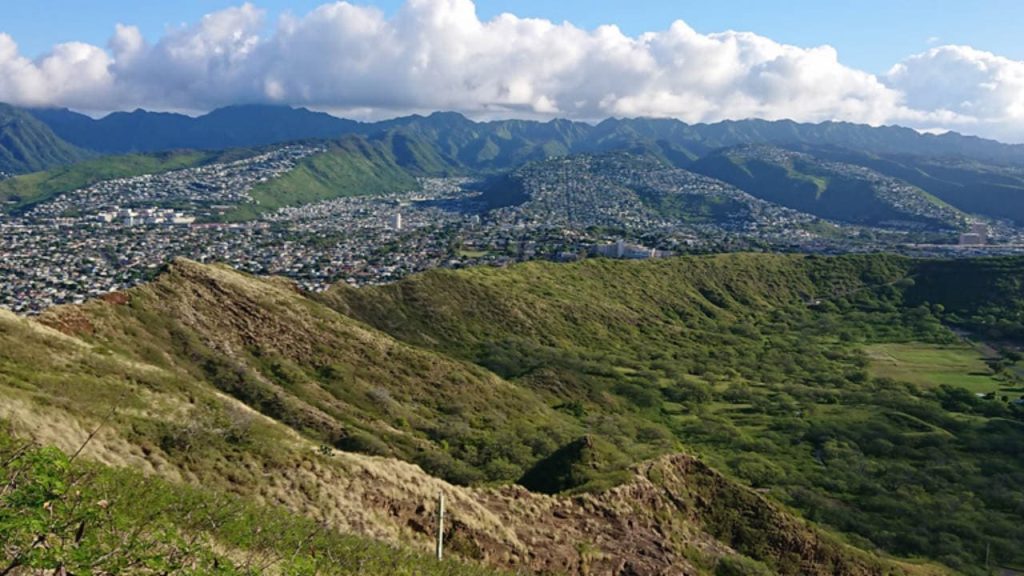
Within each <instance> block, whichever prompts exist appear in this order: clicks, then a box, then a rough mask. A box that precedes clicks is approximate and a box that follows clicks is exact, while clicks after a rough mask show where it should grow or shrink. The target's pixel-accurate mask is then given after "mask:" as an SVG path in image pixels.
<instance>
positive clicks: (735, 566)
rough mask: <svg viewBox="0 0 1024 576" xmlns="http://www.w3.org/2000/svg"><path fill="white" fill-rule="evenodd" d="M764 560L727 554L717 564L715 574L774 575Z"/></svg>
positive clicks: (738, 575) (722, 575)
mask: <svg viewBox="0 0 1024 576" xmlns="http://www.w3.org/2000/svg"><path fill="white" fill-rule="evenodd" d="M773 574H774V573H773V572H772V571H771V570H770V569H769V568H768V567H767V566H765V565H764V563H763V562H758V561H757V560H752V559H750V558H747V557H746V556H725V557H723V558H722V559H721V560H719V561H718V564H717V565H716V566H715V576H773Z"/></svg>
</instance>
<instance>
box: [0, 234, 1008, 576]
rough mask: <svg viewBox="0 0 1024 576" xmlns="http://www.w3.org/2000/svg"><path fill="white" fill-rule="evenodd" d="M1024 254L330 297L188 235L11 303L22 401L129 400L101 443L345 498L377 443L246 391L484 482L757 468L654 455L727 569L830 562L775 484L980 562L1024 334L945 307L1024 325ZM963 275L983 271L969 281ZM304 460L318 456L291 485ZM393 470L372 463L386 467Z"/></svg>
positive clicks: (556, 269) (775, 265)
mask: <svg viewBox="0 0 1024 576" xmlns="http://www.w3.org/2000/svg"><path fill="white" fill-rule="evenodd" d="M1021 266H1024V261H1022V260H1018V259H993V260H976V261H974V260H972V261H931V260H928V261H914V260H909V259H905V258H900V257H894V256H884V255H874V256H846V257H830V258H823V257H806V256H785V255H754V254H731V255H719V256H711V257H686V258H673V259H666V260H658V261H645V262H620V261H610V260H605V259H595V260H587V261H584V262H579V263H575V264H569V265H555V264H550V263H530V264H525V265H519V266H515V267H511V268H507V269H494V268H477V269H468V270H460V271H441V270H437V271H432V272H428V273H425V274H421V275H417V276H414V277H412V278H409V279H407V280H404V281H402V282H399V283H396V284H392V285H388V286H381V287H374V288H362V289H353V288H348V287H345V286H339V287H337V288H334V289H332V290H330V291H328V292H327V293H324V294H318V295H315V296H313V295H304V294H300V293H298V292H297V291H296V290H295V288H294V286H293V285H291V284H290V283H288V282H286V281H283V280H256V279H253V278H250V277H247V276H244V275H241V274H237V273H234V272H232V271H230V270H228V269H225V268H221V267H207V266H200V265H198V264H195V263H190V262H187V261H179V262H175V263H174V264H173V265H172V266H171V267H170V268H169V269H168V270H167V271H165V272H164V273H163V274H162V275H161V276H160V277H159V278H158V279H157V280H156V281H155V282H154V283H152V284H150V285H147V286H144V287H140V288H138V289H135V290H132V291H131V292H129V293H128V294H127V295H126V296H125V298H124V300H125V301H124V302H123V303H121V304H111V303H107V302H94V303H90V304H87V305H85V306H82V307H68V308H58V309H54V310H51V311H50V312H48V313H47V314H45V315H44V316H43V318H42V322H43V323H44V324H45V325H48V326H52V327H56V328H59V329H60V330H61V331H63V332H65V333H70V334H74V335H76V337H77V338H76V339H71V338H63V337H57V336H56V335H55V333H53V332H51V331H47V330H44V329H43V328H42V327H40V326H39V325H38V324H36V323H32V322H27V321H15V320H8V321H5V322H2V323H0V326H2V327H3V329H2V330H0V349H2V350H3V351H4V352H3V354H2V355H0V386H2V387H3V391H4V397H5V400H4V402H3V403H2V404H0V406H2V407H4V409H5V410H8V411H12V412H13V413H14V414H15V415H16V416H18V417H19V419H20V420H19V421H29V420H31V419H33V418H35V419H36V420H37V421H40V422H46V423H47V424H46V425H40V426H39V427H38V428H39V429H41V430H51V429H52V430H54V434H58V435H60V434H62V433H61V432H60V431H61V428H60V427H57V426H54V425H52V424H51V422H52V411H57V412H58V413H59V411H61V410H73V411H74V412H75V413H76V414H80V415H81V416H82V417H85V418H88V419H91V420H93V421H95V420H97V419H102V418H103V414H104V413H105V411H107V410H109V406H111V405H117V406H118V407H119V408H118V414H117V415H116V416H115V417H114V419H115V423H114V424H113V425H112V428H115V429H116V430H118V431H119V434H121V438H122V440H123V441H124V442H126V443H127V444H128V445H129V448H124V447H123V446H122V447H120V448H118V446H120V445H118V444H116V443H114V442H113V441H111V440H108V441H107V442H106V443H105V444H104V445H105V446H106V447H107V452H104V453H103V454H102V456H103V457H104V458H106V460H105V461H111V460H112V461H119V462H123V463H125V464H135V463H138V462H140V461H142V462H145V463H147V464H146V465H148V466H153V467H154V468H161V469H163V468H166V467H168V466H170V467H172V468H173V469H175V470H181V471H182V472H181V474H182V475H183V476H184V477H187V478H189V479H190V481H192V482H196V483H202V484H204V485H208V486H210V487H211V489H222V490H230V491H236V492H238V493H240V494H243V495H254V494H259V496H260V497H268V498H270V499H271V501H277V500H275V499H277V498H280V499H282V501H286V500H283V499H285V498H296V499H297V500H296V501H290V507H292V508H293V509H298V510H311V509H316V507H318V506H325V507H329V506H338V502H339V501H338V500H337V499H336V498H337V497H336V496H335V494H334V491H333V490H332V489H330V488H329V487H328V486H330V485H324V484H317V482H320V480H318V479H319V478H321V477H330V475H331V474H334V473H335V472H332V470H335V469H334V468H333V466H335V465H337V466H344V467H351V466H356V465H355V464H353V463H352V461H349V460H344V464H343V461H342V460H341V459H340V458H339V459H337V460H331V459H329V458H326V457H325V458H326V459H325V461H324V462H319V461H316V462H313V463H311V464H307V462H310V460H309V457H308V455H306V456H301V455H300V454H301V452H296V451H295V450H293V449H292V448H289V446H290V445H291V444H292V443H293V442H296V440H294V439H293V438H292V437H290V436H288V435H287V434H285V433H284V432H282V429H281V428H282V427H281V426H280V425H277V424H270V423H268V422H266V421H264V420H262V419H253V418H251V417H245V413H243V412H241V411H240V410H239V409H237V408H235V409H228V408H227V407H226V406H225V405H224V404H223V402H224V398H226V397H230V398H232V399H234V400H237V401H241V402H242V403H244V404H245V405H247V406H248V407H251V408H253V409H255V410H257V411H259V412H261V413H262V414H264V415H266V416H269V417H271V418H273V419H274V420H276V421H278V422H281V423H283V424H285V425H287V426H288V427H290V428H291V429H292V430H295V431H298V432H300V433H301V437H302V438H304V439H305V441H307V442H310V443H312V444H313V445H323V446H324V451H325V454H330V453H331V452H332V450H331V448H332V447H333V448H338V449H342V450H345V451H350V452H362V453H365V454H371V455H379V456H389V457H395V458H399V459H402V460H406V461H409V462H414V463H416V464H419V465H420V466H422V467H423V469H425V470H426V471H428V472H429V473H431V474H434V475H437V476H440V477H442V478H445V479H447V480H450V481H453V482H456V483H460V484H495V483H505V482H520V483H521V484H522V485H524V486H527V487H530V488H531V489H534V490H537V491H542V492H550V493H563V494H564V493H570V494H576V493H579V492H584V491H595V490H596V491H600V490H603V489H605V488H607V487H609V486H612V485H615V484H618V483H621V482H624V481H629V479H631V478H634V477H635V473H636V472H635V470H632V471H631V469H630V466H632V465H635V464H637V463H639V462H641V461H645V460H648V459H651V458H656V457H659V456H661V455H664V454H670V453H677V452H689V453H692V454H696V455H698V456H699V457H700V458H701V460H702V461H703V462H707V463H709V464H711V465H712V466H714V467H715V468H716V469H719V470H722V471H723V472H724V473H725V474H726V475H727V477H728V478H729V479H731V480H733V481H738V482H740V483H742V484H746V485H748V486H749V487H751V488H754V489H756V490H758V491H759V492H760V493H761V494H758V493H756V492H753V491H751V490H749V489H746V488H742V489H741V488H740V487H739V486H738V485H737V484H736V483H735V482H730V481H727V480H725V479H722V478H721V477H719V476H717V475H715V474H712V473H711V472H710V471H708V470H706V469H704V468H700V466H703V464H701V465H700V466H698V465H697V464H688V465H689V466H690V467H691V468H690V469H686V470H684V471H679V470H678V469H674V468H671V467H668V466H664V465H660V466H653V467H651V468H649V469H647V470H646V475H647V478H649V480H650V481H651V482H652V483H654V484H655V485H658V486H664V487H665V488H666V489H672V490H676V491H680V490H681V489H680V486H683V487H685V491H686V492H685V493H686V494H689V496H686V497H685V498H689V499H690V500H685V501H686V502H690V503H689V504H686V506H684V507H683V508H682V509H685V510H687V512H686V514H688V515H689V516H688V518H690V520H688V521H692V522H695V523H696V525H697V526H700V527H701V528H700V529H701V530H704V531H705V532H707V533H708V534H710V535H711V536H713V537H714V538H716V539H718V541H720V542H724V543H728V544H729V545H730V546H732V547H733V548H734V549H736V550H738V551H739V552H741V553H742V554H744V555H746V556H748V557H750V558H751V559H752V560H753V562H752V563H747V564H746V565H744V563H743V561H737V563H736V566H732V565H731V564H730V565H722V566H723V567H721V568H720V569H721V570H723V571H725V570H733V569H737V570H743V569H749V570H754V572H753V573H757V572H756V570H757V569H758V564H757V563H758V562H760V563H763V564H764V565H765V566H767V567H768V568H769V569H771V570H775V571H777V572H779V573H784V574H797V573H800V571H801V570H802V568H801V567H802V566H803V567H806V565H805V564H801V563H800V562H801V561H799V560H794V559H792V558H789V559H787V556H786V554H787V552H786V551H787V550H790V548H787V546H795V544H792V543H790V544H787V543H786V542H792V540H788V539H792V538H796V536H794V534H797V533H799V534H805V531H804V530H805V529H804V528H800V529H799V530H798V528H797V527H796V526H797V525H795V524H791V523H790V522H791V520H786V521H785V522H783V521H782V520H780V519H779V515H778V513H775V512H770V509H769V508H766V503H767V502H771V501H774V502H777V503H779V504H781V505H783V506H785V507H787V508H788V509H792V510H796V511H799V512H800V514H802V515H803V516H804V517H805V518H807V519H809V520H811V521H813V522H815V523H817V524H818V525H821V526H824V527H826V528H827V529H828V530H831V531H834V532H836V533H837V534H838V536H839V537H840V538H842V539H843V540H844V541H845V542H848V543H849V544H851V545H852V546H855V547H857V548H860V549H862V550H866V551H868V552H872V553H874V552H877V553H880V554H894V555H898V556H902V557H910V558H922V559H927V560H929V561H936V562H941V563H943V564H946V565H948V566H951V567H953V568H954V569H956V570H958V571H960V572H964V573H968V574H975V573H977V574H981V573H983V565H984V560H985V557H986V554H987V555H988V556H989V558H990V559H991V561H992V562H993V563H1000V564H1011V565H1012V564H1020V563H1021V562H1022V561H1024V558H1022V557H1021V553H1022V551H1021V549H1020V546H1019V545H1018V544H1019V542H1021V541H1022V540H1024V523H1021V522H1020V514H1021V505H1022V503H1024V488H1022V487H1024V460H1022V458H1021V456H1022V453H1021V450H1022V447H1024V407H1022V406H1019V405H1017V404H1015V403H1014V402H1013V400H1016V397H1017V396H1019V395H1020V394H1019V393H1017V392H1012V391H1011V390H1013V389H1017V388H1019V387H1020V386H1018V385H1017V384H1016V383H1015V382H1016V380H1015V378H1017V376H1016V368H1017V366H1016V362H1017V361H1018V360H1019V354H1018V355H1016V356H1015V352H1014V350H1013V347H1012V346H1010V345H1009V344H1008V343H1006V342H1000V341H995V340H993V341H992V342H991V343H992V345H993V346H994V347H995V348H996V349H998V350H1001V353H1000V355H999V356H998V357H996V356H995V355H993V357H992V358H987V360H986V362H985V363H983V364H982V363H979V362H980V360H979V358H978V356H971V355H969V354H968V353H967V352H966V349H965V347H964V345H963V344H962V340H961V337H960V336H958V335H957V334H955V333H953V332H952V331H951V330H950V329H949V328H948V326H950V325H955V326H959V327H961V328H963V329H970V330H971V331H972V332H973V333H974V334H976V335H978V336H977V337H979V338H980V337H982V335H984V337H985V338H988V336H989V335H994V334H999V335H1002V336H1003V337H1004V338H1005V337H1006V336H1007V335H1010V334H1016V333H1017V332H1016V330H1018V329H1019V326H1016V325H1014V324H1012V323H1013V322H1018V321H1019V320H1017V319H1018V318H1020V315H1019V308H1020V307H1021V305H1022V304H1021V303H1022V302H1024V298H1022V291H1021V288H1020V284H1019V282H1020V280H1019V278H1020V275H1019V274H1018V271H1019V270H1020V268H1021ZM958 278H963V279H964V281H963V282H962V284H961V286H960V289H954V288H950V287H948V286H946V285H945V283H946V282H954V281H956V279H958ZM0 319H2V318H0ZM83 343H84V344H83ZM880 350H881V351H887V352H888V353H889V354H891V355H893V356H894V357H895V358H896V359H897V361H898V363H904V364H907V363H912V362H919V363H920V362H927V361H928V360H929V358H930V356H929V354H936V355H937V354H938V352H939V351H947V350H948V351H949V352H951V354H949V355H948V362H947V364H946V365H943V366H938V367H936V368H935V373H936V374H941V375H943V376H942V380H941V381H935V382H931V381H928V382H927V385H924V383H922V382H915V381H914V380H913V379H912V378H904V377H901V376H900V373H899V372H896V373H891V374H888V375H886V374H882V373H879V372H878V371H877V370H878V368H877V366H876V365H873V363H872V362H873V361H872V354H876V355H877V353H878V352H879V351H880ZM933 357H934V358H938V356H933ZM944 357H945V356H944ZM983 367H984V372H985V373H986V375H987V377H988V378H992V379H994V381H999V382H1005V383H1006V386H1005V387H1004V389H1003V391H1002V393H1000V394H999V395H997V396H996V397H994V398H979V397H978V396H977V395H976V394H975V393H974V392H973V391H971V390H969V389H966V388H963V387H962V382H966V381H957V380H956V379H955V376H956V374H957V372H958V371H960V370H968V371H969V372H968V373H967V374H966V376H965V377H968V378H969V377H970V372H971V371H978V372H981V371H983ZM907 380H909V381H907ZM958 384H959V385H958ZM1004 396H1005V398H1004ZM30 403H31V405H32V406H35V409H34V410H30V409H26V408H25V405H27V404H30ZM19 406H21V408H19ZM131 446H140V447H143V451H144V452H146V453H147V454H150V456H149V457H147V458H142V457H141V456H139V455H138V451H139V449H137V448H131ZM152 455H159V459H154V458H155V457H154V456H152ZM335 461H336V462H337V464H334V463H333V462H335ZM235 462H244V463H245V464H244V465H238V464H233V463H235ZM381 462H383V461H381ZM364 465H365V464H359V466H364ZM303 466H316V467H317V468H316V471H317V473H316V474H315V475H312V476H310V477H309V479H307V480H302V481H301V483H299V484H298V485H295V484H291V485H288V484H285V485H286V486H288V488H287V489H284V488H282V487H281V484H280V482H286V481H284V480H282V479H290V478H292V476H293V473H292V471H293V470H296V469H299V468H300V467H303ZM396 471H397V469H395V470H388V471H386V472H376V473H373V474H375V475H373V476H372V478H373V479H374V481H373V483H385V482H386V481H387V480H386V479H387V478H389V475H390V476H393V475H395V474H396ZM349 474H352V473H349ZM666 475H678V478H676V477H673V478H671V479H667V478H666ZM268 478H270V479H269V480H268ZM683 479H685V480H683ZM307 482H308V483H309V485H307V484H306V483H307ZM414 485H415V484H414ZM267 486H272V487H273V488H272V489H269V490H270V492H269V494H268V493H265V492H263V490H268V488H267ZM712 496H713V497H712ZM762 496H763V497H764V498H766V499H767V500H764V499H762ZM374 498H376V499H375V500H372V501H374V502H384V507H387V506H391V505H393V504H392V502H393V500H390V499H388V498H393V497H385V496H383V495H380V494H378V495H375V496H374ZM526 508H529V507H528V506H526ZM655 514H660V512H656V513H655ZM412 516H413V517H416V516H415V514H412ZM399 518H401V516H399ZM662 521H663V522H665V524H662V525H661V526H663V527H664V526H669V525H671V522H676V521H677V520H670V519H668V518H666V519H664V520H662ZM477 522H480V523H481V524H480V525H481V526H485V528H480V529H479V530H481V531H486V530H491V531H493V528H486V526H487V525H486V524H485V523H484V520H481V519H477ZM780 522H783V524H785V526H786V528H785V529H783V528H780ZM688 526H689V527H688V528H687V530H689V529H692V526H690V525H688ZM666 529H667V528H666ZM783 531H784V532H785V533H782V532H783ZM673 533H675V532H673ZM806 534H810V535H806ZM806 534H805V536H806V538H808V539H815V538H819V536H816V535H814V534H812V533H806ZM801 538H804V536H801ZM474 542H475V541H474ZM465 549H466V550H469V553H468V554H469V555H471V556H473V555H477V554H479V552H473V550H475V548H474V547H473V545H470V543H466V544H465ZM836 554H840V553H839V552H836ZM843 554H845V553H843ZM844 557H845V556H844ZM803 558H805V559H806V557H803ZM825 564H827V563H825ZM705 565H706V567H707V570H709V571H712V570H718V569H719V568H715V566H718V565H721V564H715V563H714V562H713V561H709V562H707V563H705ZM819 566H820V564H819Z"/></svg>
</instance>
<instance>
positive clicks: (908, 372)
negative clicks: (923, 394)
mask: <svg viewBox="0 0 1024 576" xmlns="http://www.w3.org/2000/svg"><path fill="white" fill-rule="evenodd" d="M865 352H867V355H868V358H870V360H871V363H870V365H869V366H868V370H869V371H870V372H871V374H872V376H876V377H879V378H890V379H892V380H898V381H900V382H910V383H912V384H916V385H918V386H921V387H924V388H929V387H930V388H935V387H938V386H940V385H943V384H945V385H947V386H953V387H956V388H965V389H967V390H970V391H971V392H978V393H989V392H998V391H999V389H1000V387H1002V386H1005V385H1006V382H1005V381H1000V380H997V379H996V378H994V376H995V374H994V372H993V371H992V369H991V368H990V367H989V366H988V364H986V363H985V358H984V357H983V356H982V355H981V353H980V352H979V351H978V350H977V348H975V347H974V346H970V345H966V344H922V343H916V342H911V343H898V344H892V343H890V344H873V345H870V346H866V347H865Z"/></svg>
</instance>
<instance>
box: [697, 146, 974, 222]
mask: <svg viewBox="0 0 1024 576" xmlns="http://www.w3.org/2000/svg"><path fill="white" fill-rule="evenodd" d="M825 157H828V154H825ZM689 169H690V170H693V171H694V172H699V173H701V174H705V175H707V176H711V177H713V178H718V179H719V180H723V181H725V182H728V183H730V184H732V185H733V186H736V187H737V188H740V189H741V190H744V191H745V192H747V193H749V194H751V195H753V196H756V197H758V198H761V199H764V200H768V201H769V202H774V203H777V204H781V205H783V206H787V207H789V208H793V209H795V210H800V211H801V212H806V213H808V214H814V215H816V216H820V217H822V218H828V219H830V220H835V221H839V222H849V223H853V224H867V225H875V226H877V225H880V224H884V223H885V222H890V221H894V220H899V221H913V222H918V223H922V224H927V225H931V226H937V227H940V228H947V229H954V228H957V227H958V226H959V221H958V218H959V217H958V213H957V212H956V210H955V209H952V208H951V207H950V206H947V205H946V204H944V203H943V202H941V201H940V200H938V199H937V198H936V197H935V196H932V195H930V194H928V193H927V192H924V191H922V190H917V189H914V188H911V187H909V186H907V187H905V189H902V190H900V191H899V192H898V194H899V198H898V199H897V198H893V197H892V196H891V195H892V194H893V192H892V191H890V190H887V189H886V186H887V185H886V184H884V183H880V182H878V181H876V179H874V178H870V177H867V176H866V175H865V174H863V173H862V172H864V170H863V169H862V168H854V167H853V166H842V165H834V164H828V163H826V162H823V161H822V159H819V158H816V157H814V156H810V155H807V154H802V153H795V152H791V151H787V150H783V149H776V148H741V149H740V150H739V151H733V150H723V151H720V152H717V153H713V154H710V155H708V156H705V157H703V158H701V159H700V160H698V161H696V162H694V163H693V164H692V165H690V166H689ZM858 170H860V172H858Z"/></svg>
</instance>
